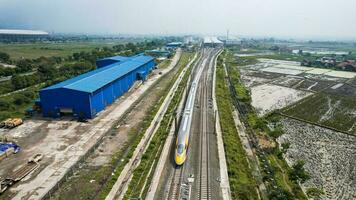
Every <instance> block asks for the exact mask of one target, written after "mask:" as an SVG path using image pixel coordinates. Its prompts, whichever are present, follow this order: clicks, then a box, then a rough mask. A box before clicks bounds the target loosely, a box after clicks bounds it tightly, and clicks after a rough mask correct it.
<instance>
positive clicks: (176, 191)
mask: <svg viewBox="0 0 356 200" xmlns="http://www.w3.org/2000/svg"><path fill="white" fill-rule="evenodd" d="M183 168H184V166H176V167H175V169H174V172H173V177H172V183H171V186H170V189H169V195H168V198H167V200H168V199H169V200H177V199H180V193H181V185H182V182H183Z"/></svg>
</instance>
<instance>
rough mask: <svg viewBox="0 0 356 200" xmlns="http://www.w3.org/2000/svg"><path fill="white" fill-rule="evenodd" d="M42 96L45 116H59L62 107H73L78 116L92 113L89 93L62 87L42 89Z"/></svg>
mask: <svg viewBox="0 0 356 200" xmlns="http://www.w3.org/2000/svg"><path fill="white" fill-rule="evenodd" d="M40 98H41V104H42V110H43V116H44V117H59V116H60V113H59V111H60V109H61V108H71V109H73V113H74V114H77V115H78V116H80V115H85V116H90V115H91V111H90V106H88V105H90V102H89V96H88V94H87V93H84V92H80V91H74V90H69V89H64V88H61V89H57V90H49V91H40ZM42 100H43V101H42Z"/></svg>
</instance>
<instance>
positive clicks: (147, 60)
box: [40, 54, 155, 119]
mask: <svg viewBox="0 0 356 200" xmlns="http://www.w3.org/2000/svg"><path fill="white" fill-rule="evenodd" d="M96 65H97V69H95V70H93V71H90V72H87V73H85V74H82V75H79V76H77V77H74V78H72V79H69V80H66V81H63V82H61V83H58V84H55V85H52V86H50V87H47V88H44V89H42V90H41V91H40V100H41V107H42V112H43V116H44V117H60V116H61V115H62V114H65V113H70V114H72V115H73V116H76V117H80V118H87V119H92V118H94V117H95V116H96V114H97V113H99V112H100V111H102V110H104V109H105V107H106V106H108V105H110V104H112V103H113V102H114V101H115V100H116V99H117V98H119V97H120V96H122V95H123V94H124V93H125V92H127V91H128V90H129V89H130V88H131V86H132V85H133V84H134V82H135V81H136V80H146V78H147V76H148V74H149V73H150V72H151V71H152V69H153V68H154V66H155V63H154V58H153V57H150V56H146V55H143V54H138V55H136V56H132V57H122V56H115V57H109V58H104V59H101V60H98V61H97V62H96Z"/></svg>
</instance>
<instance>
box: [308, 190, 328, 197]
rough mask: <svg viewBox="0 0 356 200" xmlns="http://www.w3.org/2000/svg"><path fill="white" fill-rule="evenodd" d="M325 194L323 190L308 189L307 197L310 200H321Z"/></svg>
mask: <svg viewBox="0 0 356 200" xmlns="http://www.w3.org/2000/svg"><path fill="white" fill-rule="evenodd" d="M323 194H325V193H324V191H323V190H321V189H319V188H308V189H307V195H308V197H309V198H313V199H320V198H321V195H323Z"/></svg>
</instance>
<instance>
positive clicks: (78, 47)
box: [0, 41, 117, 60]
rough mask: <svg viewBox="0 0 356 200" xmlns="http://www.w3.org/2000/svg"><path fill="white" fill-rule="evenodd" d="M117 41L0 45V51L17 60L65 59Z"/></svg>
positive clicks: (111, 44) (108, 45)
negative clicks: (43, 57)
mask: <svg viewBox="0 0 356 200" xmlns="http://www.w3.org/2000/svg"><path fill="white" fill-rule="evenodd" d="M113 42H114V43H117V41H108V42H104V41H100V42H91V41H89V42H65V43H25V44H0V49H1V51H3V52H5V53H7V54H8V55H10V57H11V58H13V59H15V60H17V59H20V58H27V59H36V58H39V57H41V56H45V57H53V56H55V57H66V56H70V55H72V54H73V53H76V52H82V51H83V52H88V51H92V50H94V49H96V48H103V47H112V46H114V45H113Z"/></svg>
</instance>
